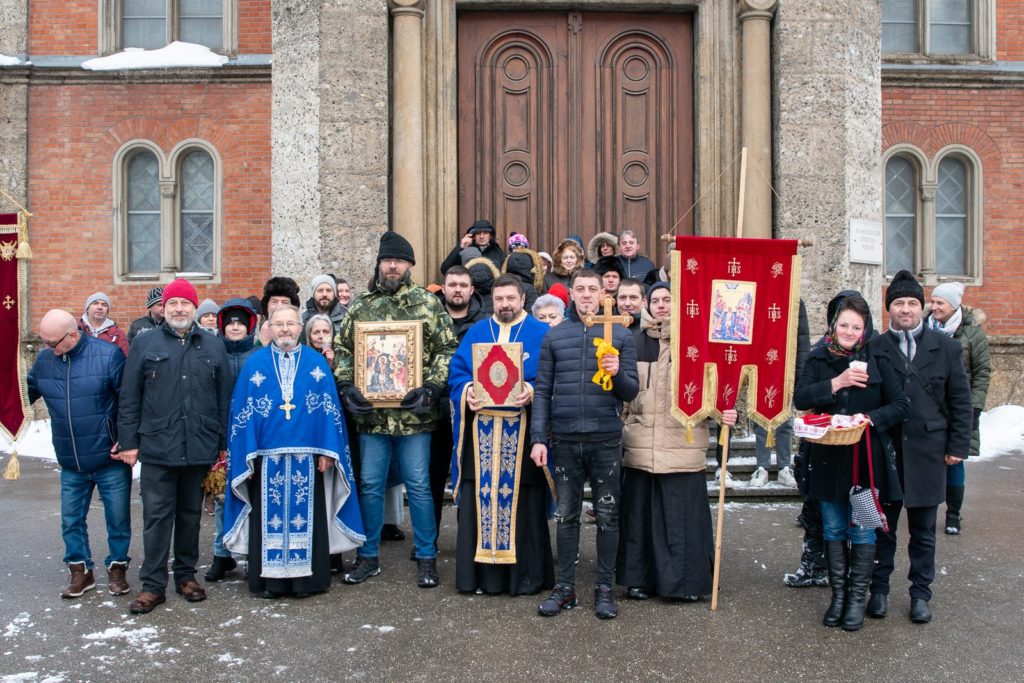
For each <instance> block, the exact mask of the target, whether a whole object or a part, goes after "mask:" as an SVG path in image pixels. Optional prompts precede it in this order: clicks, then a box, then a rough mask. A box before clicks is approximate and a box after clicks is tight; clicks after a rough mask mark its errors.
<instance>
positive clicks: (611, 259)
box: [594, 256, 625, 278]
mask: <svg viewBox="0 0 1024 683" xmlns="http://www.w3.org/2000/svg"><path fill="white" fill-rule="evenodd" d="M594 270H596V271H597V274H598V275H604V274H605V273H608V272H611V271H613V270H614V271H615V272H616V273H618V274H619V277H620V278H621V277H625V273H623V272H622V263H620V262H619V257H618V256H602V257H601V258H599V259H597V263H596V264H595V265H594Z"/></svg>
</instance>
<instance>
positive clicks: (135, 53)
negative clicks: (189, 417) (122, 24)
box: [82, 40, 228, 71]
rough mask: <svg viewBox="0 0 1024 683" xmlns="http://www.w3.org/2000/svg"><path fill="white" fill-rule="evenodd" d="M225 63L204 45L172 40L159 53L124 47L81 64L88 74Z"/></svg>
mask: <svg viewBox="0 0 1024 683" xmlns="http://www.w3.org/2000/svg"><path fill="white" fill-rule="evenodd" d="M227 61H228V58H227V57H225V56H224V55H219V54H217V53H216V52H214V51H213V50H211V49H210V48H208V47H206V46H204V45H195V44H193V43H183V42H181V41H178V40H176V41H174V42H173V43H171V44H170V45H168V46H166V47H162V48H160V49H159V50H144V49H142V48H139V47H127V48H125V49H124V51H123V52H118V53H117V54H113V55H110V56H108V57H97V58H96V59H89V60H86V61H84V62H82V68H83V69H86V70H88V71H117V70H120V69H169V68H174V67H193V66H223V65H224V64H225V63H226V62H227Z"/></svg>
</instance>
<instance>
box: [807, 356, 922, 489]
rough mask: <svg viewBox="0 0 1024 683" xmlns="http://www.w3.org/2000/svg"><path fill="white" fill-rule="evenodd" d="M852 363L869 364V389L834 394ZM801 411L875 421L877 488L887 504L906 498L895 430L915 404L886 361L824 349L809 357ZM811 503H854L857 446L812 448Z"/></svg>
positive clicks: (863, 476) (864, 474)
mask: <svg viewBox="0 0 1024 683" xmlns="http://www.w3.org/2000/svg"><path fill="white" fill-rule="evenodd" d="M851 360H867V362H868V386H867V387H866V388H864V389H860V388H858V387H847V388H845V389H840V390H839V391H838V392H837V393H836V394H833V393H832V379H833V378H835V377H837V376H839V375H841V374H842V373H843V371H844V370H846V369H847V368H848V367H850V361H851ZM793 405H794V406H795V407H796V408H797V410H809V411H813V412H816V413H828V414H830V415H856V414H857V413H863V414H865V415H867V416H868V417H869V418H871V422H872V425H871V426H870V427H869V430H870V433H871V455H872V462H873V464H874V470H875V486H876V487H878V496H879V498H880V499H881V500H886V501H894V500H901V499H902V497H903V494H902V491H901V490H900V484H899V479H898V477H897V473H896V458H895V451H894V449H893V443H892V439H891V438H890V434H889V430H891V429H892V428H893V427H895V426H897V425H898V424H899V423H900V422H901V421H902V420H903V419H904V418H905V417H906V416H907V414H908V413H909V412H910V401H909V400H908V399H907V397H906V396H905V395H904V394H903V388H902V386H901V383H900V381H899V377H898V376H897V375H896V372H895V371H894V370H893V368H892V365H891V364H890V362H889V359H888V358H886V357H885V356H884V355H877V354H874V353H872V354H870V355H869V354H868V353H866V352H865V351H863V350H862V351H861V352H859V353H858V354H857V355H856V356H850V357H843V356H835V355H833V354H832V353H831V352H830V351H829V350H828V348H827V347H826V346H824V345H819V346H817V347H815V348H814V350H812V351H811V352H810V354H808V356H807V362H806V365H804V368H803V372H802V373H801V374H800V379H799V381H797V385H796V392H795V393H794V395H793ZM807 457H808V471H807V477H808V481H807V497H808V498H812V499H814V500H827V501H832V502H842V501H845V500H848V498H849V495H850V487H851V486H853V446H825V445H822V444H817V443H811V442H807ZM868 475H869V472H868V464H867V441H866V439H865V438H864V437H863V436H862V437H861V441H860V469H859V476H860V481H859V483H860V485H861V486H867V485H868V482H869V478H868Z"/></svg>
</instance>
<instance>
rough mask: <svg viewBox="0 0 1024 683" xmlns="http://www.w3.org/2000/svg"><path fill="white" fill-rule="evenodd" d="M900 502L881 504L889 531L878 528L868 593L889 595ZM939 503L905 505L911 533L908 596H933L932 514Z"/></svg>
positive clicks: (894, 562)
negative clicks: (918, 505)
mask: <svg viewBox="0 0 1024 683" xmlns="http://www.w3.org/2000/svg"><path fill="white" fill-rule="evenodd" d="M902 509H903V503H902V502H900V501H895V502H892V503H882V510H883V511H884V512H885V517H886V519H888V520H889V532H888V533H884V532H882V531H881V530H879V531H878V540H877V544H878V545H877V547H876V550H875V571H874V574H873V575H872V577H871V592H872V593H881V594H882V595H888V594H889V577H890V576H891V575H892V572H893V569H895V567H896V525H897V524H898V523H899V521H900V510H902ZM937 510H938V506H932V507H923V508H907V530H908V531H909V532H910V544H909V546H908V551H909V552H908V554H909V555H910V571H909V572H908V573H907V578H908V579H910V597H912V598H922V599H924V600H931V599H932V590H931V585H932V581H934V580H935V514H936V511H937Z"/></svg>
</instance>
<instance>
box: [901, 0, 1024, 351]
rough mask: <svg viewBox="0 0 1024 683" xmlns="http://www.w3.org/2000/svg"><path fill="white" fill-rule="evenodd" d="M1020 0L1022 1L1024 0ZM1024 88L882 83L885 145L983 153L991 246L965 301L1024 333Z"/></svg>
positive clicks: (992, 325) (992, 321)
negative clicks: (1022, 302)
mask: <svg viewBox="0 0 1024 683" xmlns="http://www.w3.org/2000/svg"><path fill="white" fill-rule="evenodd" d="M1017 4H1018V5H1019V4H1020V3H1017ZM1022 110H1024V91H1021V90H983V91H980V90H952V89H949V90H943V89H925V88H921V89H913V88H886V89H883V91H882V126H883V128H882V149H883V150H885V149H888V148H889V147H891V146H892V145H894V144H897V143H908V144H913V145H915V146H917V147H918V148H919V149H921V150H922V151H923V152H924V153H925V154H926V155H927V156H928V158H929V159H933V158H934V155H935V153H936V152H938V151H939V150H940V149H941V148H943V147H945V146H946V145H950V144H961V145H965V146H967V147H969V148H971V149H972V150H974V152H975V153H976V154H977V155H978V156H979V157H980V158H981V163H982V174H983V177H984V184H983V202H984V218H983V224H984V225H983V230H984V232H983V246H982V259H983V266H982V276H983V280H982V282H983V284H982V286H980V287H975V286H968V287H967V291H966V292H965V294H964V302H965V303H966V304H967V305H969V306H976V307H980V308H982V309H983V310H984V311H985V313H986V314H987V316H988V322H987V324H986V330H987V331H988V333H989V334H1000V335H1011V334H1012V335H1020V334H1024V316H1022V315H1021V313H1020V306H1019V305H1017V302H1019V301H1020V300H1021V299H1022V298H1024V278H1021V276H1020V270H1021V265H1022V264H1024V232H1022V231H1021V230H1020V223H1021V217H1022V216H1024V117H1022V116H1021V114H1020V112H1021V111H1022Z"/></svg>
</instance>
